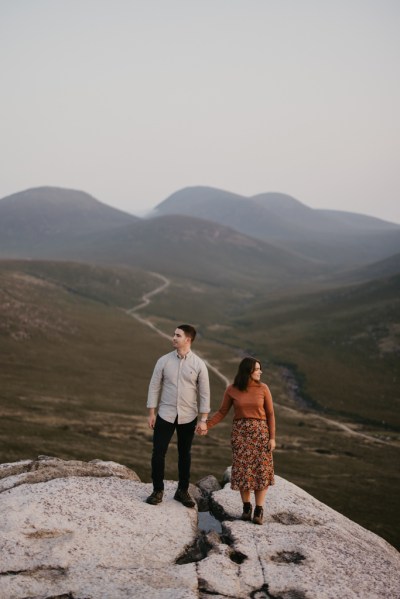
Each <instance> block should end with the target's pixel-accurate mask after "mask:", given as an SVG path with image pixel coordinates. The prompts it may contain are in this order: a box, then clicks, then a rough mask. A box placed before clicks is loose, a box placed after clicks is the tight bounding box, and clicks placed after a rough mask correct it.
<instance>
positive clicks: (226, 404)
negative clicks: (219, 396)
mask: <svg viewBox="0 0 400 599" xmlns="http://www.w3.org/2000/svg"><path fill="white" fill-rule="evenodd" d="M231 406H232V397H231V395H230V393H229V387H228V388H227V389H226V391H225V393H224V398H223V400H222V403H221V406H220V408H219V410H218V412H215V414H214V416H213V417H212V418H211V419H210V420H209V421H208V422H207V429H208V430H209V429H210V428H212V427H213V426H215V425H216V424H218V422H221V420H222V419H223V418H225V416H226V415H227V413H228V412H229V410H230V409H231Z"/></svg>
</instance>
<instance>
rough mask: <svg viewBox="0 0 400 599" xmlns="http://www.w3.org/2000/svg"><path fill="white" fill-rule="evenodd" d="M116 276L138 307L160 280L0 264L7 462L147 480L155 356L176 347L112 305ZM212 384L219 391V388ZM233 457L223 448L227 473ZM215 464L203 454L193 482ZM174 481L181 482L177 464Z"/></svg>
mask: <svg viewBox="0 0 400 599" xmlns="http://www.w3.org/2000/svg"><path fill="white" fill-rule="evenodd" d="M122 275H124V277H125V278H123V276H122ZM116 277H117V278H118V280H119V281H120V284H119V285H118V293H117V292H116V291H114V292H113V296H114V300H115V302H116V303H117V304H120V305H129V306H132V305H135V304H136V303H138V302H139V301H140V298H141V295H142V293H143V291H147V290H149V289H153V288H155V287H156V286H158V284H159V282H158V280H156V282H155V279H154V277H153V276H151V275H146V274H145V273H140V272H134V271H132V272H131V274H130V275H129V271H127V270H126V271H122V272H121V271H116V270H113V269H109V270H108V269H99V268H96V269H94V268H92V267H87V266H85V265H74V264H52V263H35V262H19V263H11V262H7V263H0V372H1V402H0V415H1V417H0V462H1V463H3V462H8V461H14V460H18V459H23V458H33V457H35V456H36V455H39V454H49V455H56V456H58V457H62V458H76V459H77V458H79V459H86V460H90V459H98V458H100V459H106V460H115V461H118V462H121V463H124V464H126V465H128V466H130V467H132V468H133V469H134V470H136V471H137V473H138V474H139V476H141V478H142V479H143V480H149V460H150V454H151V434H150V432H149V429H148V428H147V424H146V414H147V410H146V408H145V402H146V396H147V387H148V382H149V378H150V376H151V372H152V369H153V367H154V363H155V361H156V359H157V358H158V357H159V356H160V355H161V354H162V353H165V352H167V351H169V350H170V348H171V346H170V344H169V343H168V341H166V340H164V339H162V338H160V337H159V336H158V335H157V334H156V333H154V332H152V331H151V330H150V329H148V328H146V327H144V326H143V325H141V324H139V323H138V322H137V321H136V320H135V319H134V318H132V317H130V316H128V315H127V314H126V313H125V312H124V311H123V310H121V309H119V308H117V307H115V306H111V305H106V304H105V301H107V302H109V301H110V291H109V289H108V286H107V281H113V280H114V279H115V278H116ZM83 281H84V282H83ZM82 290H83V291H84V295H82V294H81V291H82ZM89 296H92V298H95V297H96V298H97V300H95V299H91V298H90V297H89ZM211 380H212V384H213V388H214V389H215V388H216V389H218V395H220V394H221V392H222V385H221V383H220V382H219V381H218V380H216V379H215V377H213V376H212V377H211ZM196 442H197V440H196ZM173 452H174V448H172V450H171V453H173ZM222 453H223V452H222ZM229 460H230V450H229V447H226V449H225V459H224V468H225V467H226V465H227V464H229ZM211 461H212V460H211V458H210V457H208V458H207V457H204V459H203V458H201V457H200V456H196V459H195V460H194V470H193V476H194V477H197V478H200V477H201V476H204V475H205V474H208V473H209V471H210V466H211ZM167 476H168V477H170V478H172V479H176V467H174V460H173V459H172V458H171V460H169V463H168V470H167Z"/></svg>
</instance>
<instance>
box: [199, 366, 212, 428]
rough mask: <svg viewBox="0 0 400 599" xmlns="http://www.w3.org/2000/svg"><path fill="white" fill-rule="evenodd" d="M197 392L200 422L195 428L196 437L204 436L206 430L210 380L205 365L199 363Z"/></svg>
mask: <svg viewBox="0 0 400 599" xmlns="http://www.w3.org/2000/svg"><path fill="white" fill-rule="evenodd" d="M197 380H198V392H199V398H200V399H199V412H200V414H199V416H200V420H199V423H198V425H197V427H196V432H197V434H198V435H206V434H207V432H208V429H207V418H208V414H209V413H210V380H209V376H208V370H207V366H206V365H205V363H204V362H203V361H202V362H201V368H200V372H199V376H198V379H197Z"/></svg>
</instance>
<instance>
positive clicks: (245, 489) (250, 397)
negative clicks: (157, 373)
mask: <svg viewBox="0 0 400 599" xmlns="http://www.w3.org/2000/svg"><path fill="white" fill-rule="evenodd" d="M261 374H262V370H261V363H260V362H259V361H258V360H256V359H255V358H244V359H243V360H242V361H241V362H240V364H239V369H238V372H237V374H236V376H235V380H234V382H233V385H229V387H227V389H226V391H225V394H224V398H223V401H222V404H221V407H220V409H219V410H218V412H216V413H215V414H214V416H213V417H212V418H211V420H209V421H208V422H207V428H208V429H210V428H212V427H213V426H215V425H216V424H218V422H220V421H221V420H222V419H223V418H225V416H226V415H227V413H228V412H229V410H230V408H231V406H233V410H234V416H233V424H232V434H231V444H232V474H231V488H232V489H235V490H239V491H240V495H241V498H242V501H243V513H242V520H251V516H252V505H251V501H250V500H251V491H254V495H255V503H256V505H255V509H254V515H253V522H254V524H262V523H263V521H264V501H265V496H266V494H267V490H268V487H269V485H273V484H274V465H273V461H272V452H273V451H274V449H275V445H276V444H275V416H274V406H273V403H272V396H271V393H270V390H269V389H268V387H267V385H265V384H264V383H261V382H260V379H261Z"/></svg>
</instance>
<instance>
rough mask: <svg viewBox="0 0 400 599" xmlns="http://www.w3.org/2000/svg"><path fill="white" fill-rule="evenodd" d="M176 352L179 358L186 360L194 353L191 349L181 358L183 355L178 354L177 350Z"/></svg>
mask: <svg viewBox="0 0 400 599" xmlns="http://www.w3.org/2000/svg"><path fill="white" fill-rule="evenodd" d="M175 353H176V357H177V358H179V360H186V359H187V358H188V357H189V356H190V355H191V354H192V350H191V349H189V351H188V353H187V354H186V355H185V356H183V358H181V356H180V355H179V354H178V352H177V351H176V352H175Z"/></svg>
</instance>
